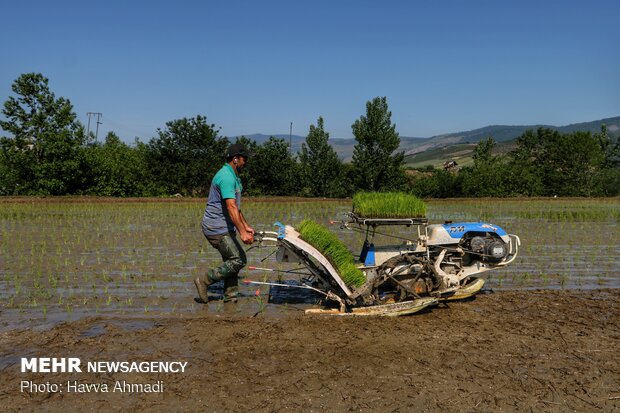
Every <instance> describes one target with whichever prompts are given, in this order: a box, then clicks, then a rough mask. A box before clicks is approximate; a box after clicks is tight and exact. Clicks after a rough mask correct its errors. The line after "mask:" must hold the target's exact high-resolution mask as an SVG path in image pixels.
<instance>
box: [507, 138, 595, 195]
mask: <svg viewBox="0 0 620 413" xmlns="http://www.w3.org/2000/svg"><path fill="white" fill-rule="evenodd" d="M606 149H607V147H606V145H605V144H604V143H603V141H602V140H601V139H600V137H599V136H596V135H594V136H593V135H592V134H591V133H590V132H573V133H569V134H562V133H560V132H558V131H554V130H551V129H548V128H539V129H538V130H537V131H536V134H534V133H533V132H532V131H527V132H526V133H524V134H523V135H522V136H520V137H519V138H517V148H516V149H515V150H514V151H513V153H512V155H513V158H514V164H513V167H515V168H517V167H520V168H522V169H523V170H524V171H525V172H526V173H527V174H528V175H529V174H535V175H536V176H537V177H538V179H539V180H540V182H541V186H542V188H541V191H540V192H541V193H534V194H531V195H547V196H550V195H558V196H598V195H603V194H604V193H605V190H604V180H605V173H604V171H605V166H606V155H605V150H606Z"/></svg>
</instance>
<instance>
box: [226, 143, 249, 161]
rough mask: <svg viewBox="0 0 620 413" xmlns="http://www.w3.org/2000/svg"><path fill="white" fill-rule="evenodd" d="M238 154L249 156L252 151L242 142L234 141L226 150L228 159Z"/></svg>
mask: <svg viewBox="0 0 620 413" xmlns="http://www.w3.org/2000/svg"><path fill="white" fill-rule="evenodd" d="M237 155H241V156H245V157H246V158H249V157H250V156H251V155H252V152H250V151H248V148H246V147H245V146H244V145H242V144H240V143H233V144H232V145H230V146H229V147H228V150H227V151H226V159H228V158H232V157H233V156H237Z"/></svg>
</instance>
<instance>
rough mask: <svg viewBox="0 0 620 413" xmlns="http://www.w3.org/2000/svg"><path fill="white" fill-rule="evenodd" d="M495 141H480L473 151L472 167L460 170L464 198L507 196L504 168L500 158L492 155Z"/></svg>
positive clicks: (489, 139) (490, 139) (491, 139)
mask: <svg viewBox="0 0 620 413" xmlns="http://www.w3.org/2000/svg"><path fill="white" fill-rule="evenodd" d="M493 148H495V140H493V138H488V139H484V140H481V141H480V142H479V143H478V145H477V146H476V149H475V150H474V155H473V159H474V165H473V166H470V167H466V168H463V169H462V170H461V172H460V173H461V174H462V179H463V193H464V194H465V195H466V196H476V197H484V196H493V197H501V196H507V195H509V193H508V190H507V188H506V179H507V175H506V168H505V165H504V162H503V160H502V158H501V157H499V156H495V155H493Z"/></svg>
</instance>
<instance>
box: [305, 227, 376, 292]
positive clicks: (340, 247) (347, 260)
mask: <svg viewBox="0 0 620 413" xmlns="http://www.w3.org/2000/svg"><path fill="white" fill-rule="evenodd" d="M298 229H299V233H300V235H301V239H303V240H304V241H306V242H307V243H309V244H310V245H312V246H313V247H314V248H316V249H317V250H319V251H320V252H321V253H322V254H323V255H325V257H327V259H328V260H329V261H330V262H331V263H332V264H333V266H334V267H335V269H336V271H338V274H339V275H340V277H342V279H343V281H344V282H345V283H346V284H347V285H352V286H355V287H359V286H361V285H362V284H364V282H365V281H366V277H365V276H364V273H363V272H362V271H361V270H360V269H358V268H357V267H356V266H355V259H354V258H353V254H351V252H350V251H349V250H348V249H347V247H346V246H345V245H344V243H343V242H342V241H340V239H338V238H337V237H336V235H334V234H333V233H332V232H330V231H329V230H328V229H327V228H325V227H323V226H322V225H320V224H318V223H316V222H314V221H311V220H304V221H302V223H301V224H300V225H299V228H298Z"/></svg>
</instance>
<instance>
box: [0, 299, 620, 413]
mask: <svg viewBox="0 0 620 413" xmlns="http://www.w3.org/2000/svg"><path fill="white" fill-rule="evenodd" d="M225 305H226V306H229V307H230V308H234V306H236V305H239V304H233V303H229V304H225ZM619 350H620V289H607V290H605V289H602V290H590V291H583V290H562V291H549V290H534V291H500V292H496V293H487V294H480V295H478V296H477V297H476V298H475V299H474V300H470V301H467V302H459V303H451V304H449V305H448V306H445V305H442V306H439V307H435V308H433V309H431V310H428V311H425V312H424V313H419V314H417V315H413V316H408V317H399V318H367V317H363V318H362V317H360V318H353V317H336V316H305V315H303V314H302V313H300V312H289V313H286V314H285V315H280V316H278V317H273V316H269V314H266V313H260V314H258V315H256V316H254V317H252V316H249V315H248V314H247V313H241V314H240V313H238V312H235V311H230V312H226V311H220V312H213V311H211V310H209V309H208V307H207V306H205V309H204V311H202V312H201V311H198V312H196V313H193V314H186V315H176V316H170V317H159V318H140V317H137V316H136V317H125V318H120V317H114V316H106V317H93V318H85V319H81V320H79V321H74V322H70V323H62V324H58V325H56V326H55V327H52V328H50V329H47V330H44V331H35V330H32V329H27V328H26V329H22V330H12V331H5V332H2V333H0V354H1V355H2V358H1V362H0V369H1V370H0V371H1V374H0V406H2V410H4V411H35V410H36V411H60V410H63V411H199V410H202V411H232V412H236V411H240V412H247V411H304V412H309V411H329V412H332V411H338V412H339V411H381V412H392V411H394V412H411V411H417V412H425V411H426V412H439V411H441V412H462V411H466V412H499V411H508V412H512V411H528V412H529V411H532V412H566V411H578V412H591V411H604V412H620V362H619V361H618V351H619ZM22 357H78V358H80V359H81V363H82V367H85V365H86V363H87V362H92V361H128V362H132V361H136V362H142V361H184V362H187V363H188V365H187V368H186V370H185V371H184V372H183V373H110V372H104V373H101V372H99V373H92V372H88V371H86V370H85V369H84V370H83V371H82V372H81V373H76V372H73V373H32V372H27V373H22V372H21V366H20V363H21V358H22ZM122 380H125V381H127V382H132V383H141V384H144V383H156V382H161V383H162V384H163V391H160V392H154V393H147V392H144V391H136V392H128V393H124V392H115V391H112V387H111V386H113V384H114V383H115V382H116V381H122ZM22 381H32V382H33V383H46V382H47V383H59V384H61V386H64V391H63V392H48V391H43V392H38V391H33V389H25V390H24V391H21V382H22ZM67 381H71V382H72V381H77V382H79V383H86V384H97V383H99V384H101V383H106V384H108V386H110V391H109V392H101V391H99V392H90V393H87V392H85V393H76V392H67V391H66V390H67V386H66V383H67ZM63 383H64V384H63Z"/></svg>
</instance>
